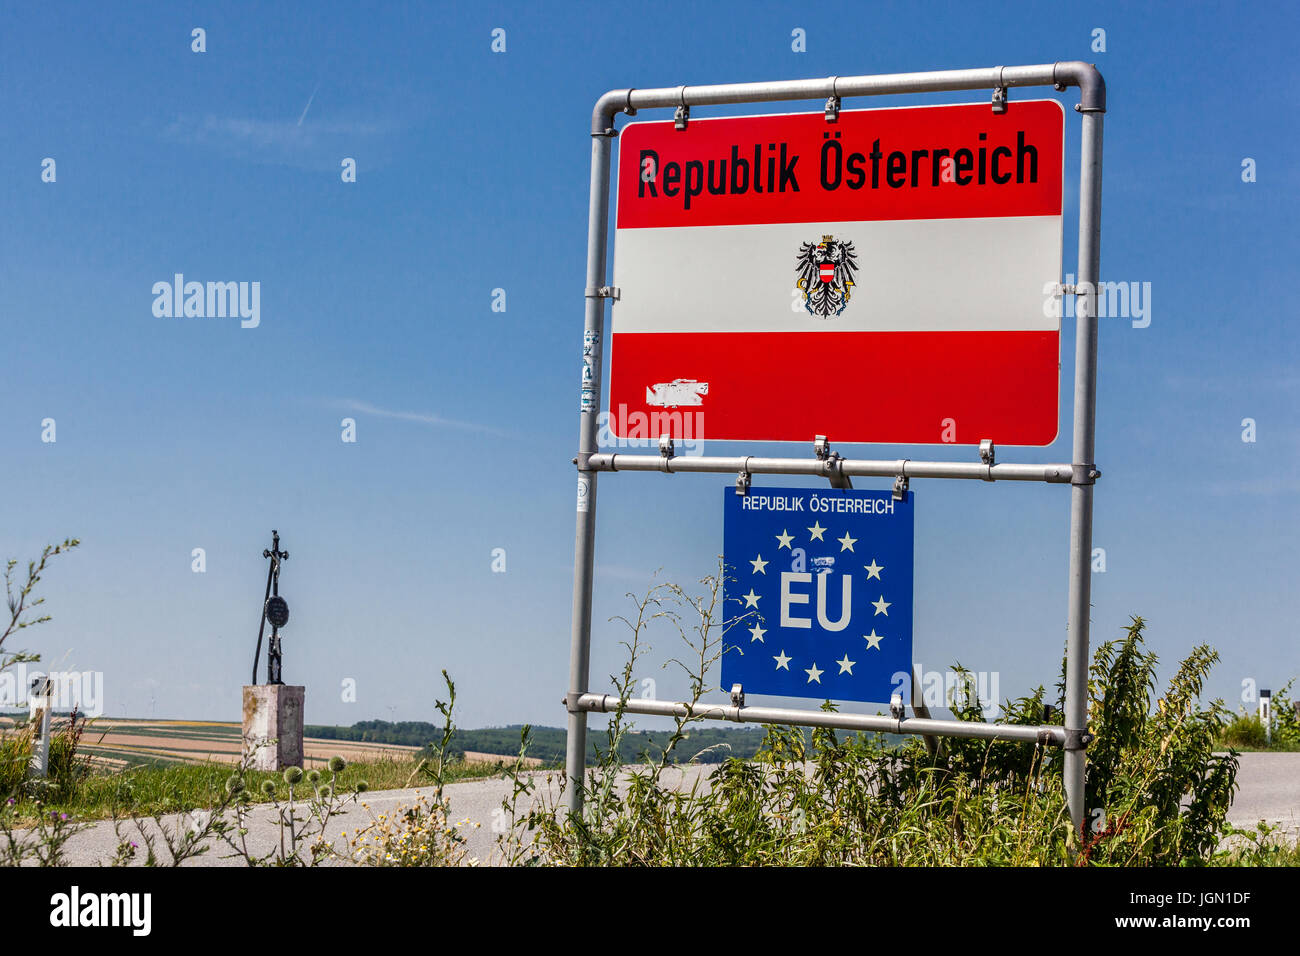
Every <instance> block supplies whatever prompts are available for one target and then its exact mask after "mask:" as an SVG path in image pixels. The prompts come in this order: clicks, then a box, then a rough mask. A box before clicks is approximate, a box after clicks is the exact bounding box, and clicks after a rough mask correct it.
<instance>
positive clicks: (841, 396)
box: [608, 100, 1064, 446]
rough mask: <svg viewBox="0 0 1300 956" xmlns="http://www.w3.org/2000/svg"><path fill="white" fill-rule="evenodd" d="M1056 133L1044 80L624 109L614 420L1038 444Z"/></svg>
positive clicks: (783, 434)
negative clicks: (776, 109)
mask: <svg viewBox="0 0 1300 956" xmlns="http://www.w3.org/2000/svg"><path fill="white" fill-rule="evenodd" d="M1063 135H1064V119H1063V112H1062V108H1061V106H1060V104H1059V103H1058V102H1056V101H1055V100H1037V101H1025V102H1012V103H1011V104H1010V105H1009V106H1008V107H1007V109H1006V111H1005V112H1003V113H995V112H993V110H992V108H991V107H990V105H989V104H988V103H987V102H984V103H980V104H963V105H953V106H928V107H913V108H906V109H883V110H854V111H844V112H841V113H839V116H838V121H837V122H835V123H828V122H826V120H825V118H824V117H823V114H822V113H820V112H817V113H799V114H784V115H776V116H757V117H754V116H746V117H734V118H720V119H691V120H690V121H689V122H688V123H687V124H686V128H685V129H677V128H675V125H674V123H672V122H649V123H632V124H629V125H628V126H627V127H626V128H625V129H624V130H623V131H622V133H621V134H620V136H619V169H618V180H617V181H618V203H617V223H616V231H615V242H614V248H615V253H614V286H615V287H616V288H617V289H618V297H617V300H616V301H615V303H614V306H613V324H612V342H611V347H610V348H611V360H610V361H611V372H610V383H611V384H610V402H609V408H608V410H609V413H610V424H611V428H612V430H613V432H614V434H615V435H616V436H618V437H624V438H628V437H630V438H651V439H653V438H657V437H658V436H659V435H661V434H672V435H674V437H678V438H681V437H692V436H693V437H694V438H697V439H698V438H713V439H718V440H758V441H798V442H808V441H811V440H812V437H813V436H814V435H815V434H824V435H830V436H831V437H832V438H833V439H835V440H836V441H837V442H861V441H870V442H899V443H907V444H939V443H948V442H956V443H961V444H976V443H978V442H979V441H980V440H981V439H984V438H991V439H993V440H994V441H995V442H996V443H997V444H998V445H1001V446H1007V445H1046V444H1050V443H1051V442H1052V441H1053V440H1054V439H1055V437H1056V433H1057V419H1058V415H1057V394H1058V388H1059V373H1060V319H1059V310H1058V309H1057V308H1056V305H1057V302H1056V300H1055V298H1054V295H1053V290H1054V288H1055V286H1056V284H1057V283H1059V281H1060V277H1061V248H1062V239H1061V229H1062V216H1061V210H1062V172H1063V168H1062V162H1063V159H1062V157H1063ZM682 396H686V397H687V399H688V400H685V401H683V400H682ZM688 418H689V421H688ZM688 429H690V431H688Z"/></svg>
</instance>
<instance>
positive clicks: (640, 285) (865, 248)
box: [613, 216, 1062, 333]
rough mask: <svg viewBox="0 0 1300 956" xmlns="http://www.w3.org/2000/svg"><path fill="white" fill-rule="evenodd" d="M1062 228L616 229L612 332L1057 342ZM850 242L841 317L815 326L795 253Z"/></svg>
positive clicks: (1010, 222) (1036, 223) (946, 223)
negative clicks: (1040, 336) (956, 336)
mask: <svg viewBox="0 0 1300 956" xmlns="http://www.w3.org/2000/svg"><path fill="white" fill-rule="evenodd" d="M1061 228H1062V219H1061V217H1060V216H1004V217H998V218H988V219H917V220H895V221H883V222H832V223H779V224H770V225H745V226H695V227H660V228H654V229H619V230H618V231H617V237H616V242H615V262H614V285H615V286H617V287H618V288H619V290H620V297H619V299H618V300H617V301H616V302H615V303H614V307H613V330H614V332H616V333H617V332H796V331H806V332H879V331H898V332H923V331H953V332H958V331H989V330H1005V331H1056V330H1058V329H1059V328H1060V319H1059V318H1057V317H1053V316H1049V315H1047V314H1045V312H1046V311H1050V309H1047V310H1045V309H1044V304H1045V303H1046V302H1047V295H1046V294H1045V293H1044V291H1043V289H1044V286H1046V285H1048V284H1051V283H1057V282H1060V280H1061V247H1062V237H1061ZM823 236H834V237H835V239H836V240H838V241H840V242H852V243H853V245H854V252H855V253H856V256H857V267H858V268H857V276H856V284H855V285H854V286H853V288H852V290H851V295H850V298H849V301H848V302H847V303H846V304H845V308H844V310H843V312H842V313H841V314H839V315H832V316H830V317H828V318H821V317H814V316H812V315H810V314H809V313H808V312H806V311H804V309H803V308H799V310H798V311H797V312H796V311H795V307H796V305H797V304H798V303H799V302H800V301H801V296H800V295H798V294H797V290H796V288H795V282H796V279H797V278H798V270H797V259H798V255H799V250H800V247H801V246H802V245H803V243H806V242H810V243H813V244H814V245H815V244H816V243H818V242H820V241H821V239H822V237H823Z"/></svg>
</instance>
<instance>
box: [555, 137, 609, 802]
mask: <svg viewBox="0 0 1300 956" xmlns="http://www.w3.org/2000/svg"><path fill="white" fill-rule="evenodd" d="M611 139H612V137H611V136H610V135H608V134H599V133H595V132H593V134H592V139H591V197H590V203H589V208H588V220H587V290H586V299H587V308H586V318H585V321H584V323H583V333H582V342H583V349H582V363H583V368H582V396H581V407H580V411H579V423H578V459H577V464H578V491H577V529H576V532H575V537H574V547H573V630H572V633H571V635H570V644H569V695H568V698H567V701H566V704H567V706H568V711H569V732H568V740H567V744H566V756H565V768H566V773H567V775H568V788H569V789H568V798H567V803H568V808H569V813H570V814H572V815H574V816H575V817H576V816H579V815H581V813H582V798H583V787H584V777H585V776H586V766H587V712H586V711H585V710H580V709H578V703H577V702H578V698H579V697H580V696H581V695H583V694H585V693H586V692H587V683H588V680H589V671H590V663H591V591H592V576H593V567H594V560H595V538H596V472H594V471H591V470H590V469H589V468H588V467H587V460H588V459H589V458H590V457H591V456H592V455H593V454H595V452H596V424H597V422H596V419H597V416H598V415H599V414H600V387H601V385H600V383H601V356H602V351H603V345H604V343H603V342H602V337H603V335H604V324H605V296H604V294H603V292H602V289H603V288H604V286H605V246H606V235H605V234H606V230H607V226H608V222H609V161H610V152H611V145H610V144H611Z"/></svg>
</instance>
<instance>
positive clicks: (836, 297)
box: [795, 236, 858, 319]
mask: <svg viewBox="0 0 1300 956" xmlns="http://www.w3.org/2000/svg"><path fill="white" fill-rule="evenodd" d="M795 268H796V269H797V272H796V277H797V278H796V281H795V286H796V288H798V289H799V291H800V292H802V293H803V307H804V308H805V309H807V310H808V314H809V315H812V316H816V317H818V318H822V319H828V318H830V317H831V316H832V315H839V314H840V313H841V312H843V311H844V307H845V306H846V305H848V304H849V299H850V298H851V297H852V295H853V286H854V285H856V283H857V273H858V257H857V253H855V252H854V251H853V243H851V242H842V241H840V240H838V239H836V238H835V237H834V236H822V241H821V242H818V243H811V242H805V243H804V244H803V245H802V246H800V247H799V255H798V257H797V258H796V260H795Z"/></svg>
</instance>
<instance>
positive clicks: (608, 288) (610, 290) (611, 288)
mask: <svg viewBox="0 0 1300 956" xmlns="http://www.w3.org/2000/svg"><path fill="white" fill-rule="evenodd" d="M582 294H583V297H584V298H587V299H613V300H614V301H615V302H617V301H618V300H619V299H621V298H622V297H623V290H622V289H620V288H619V287H618V286H616V285H603V286H601V287H600V288H595V287H592V286H588V287H587V289H586V290H584V291H583V293H582Z"/></svg>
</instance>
